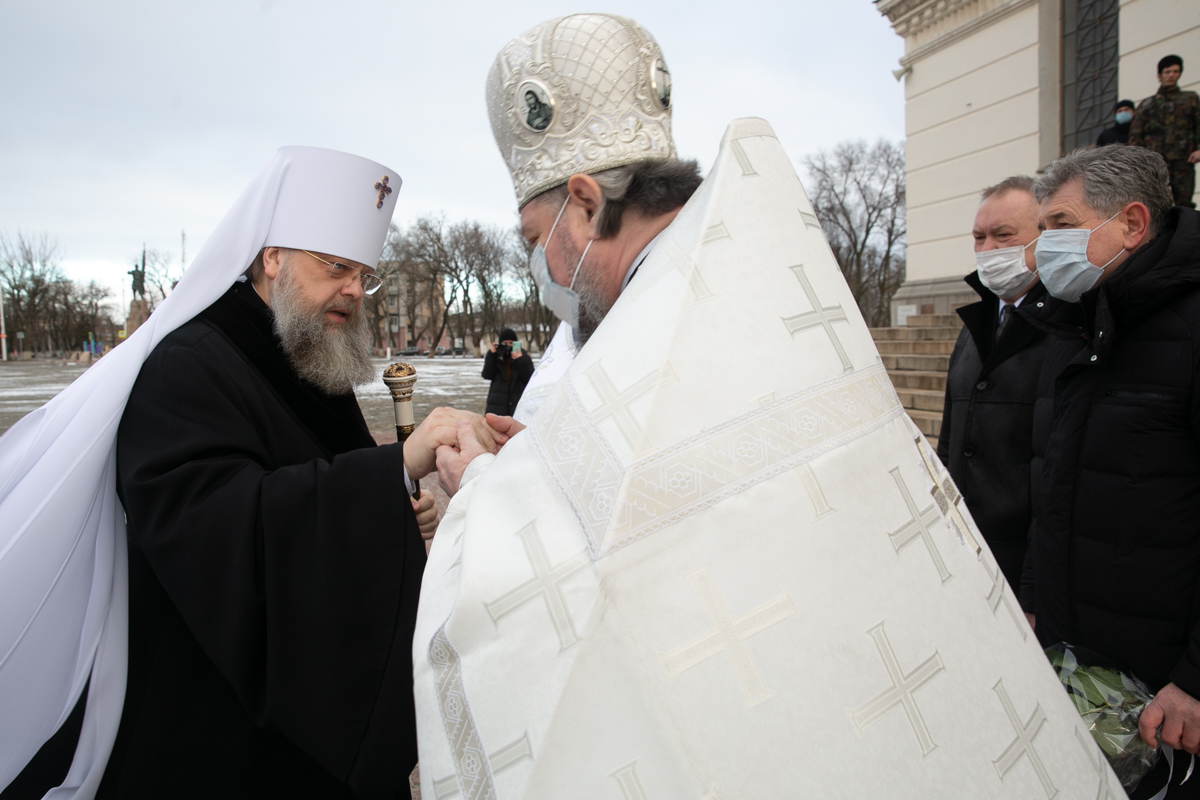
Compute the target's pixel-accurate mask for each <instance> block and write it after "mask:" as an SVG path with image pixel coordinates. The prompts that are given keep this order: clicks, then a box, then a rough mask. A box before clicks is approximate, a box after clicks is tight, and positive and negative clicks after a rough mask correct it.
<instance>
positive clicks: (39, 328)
mask: <svg viewBox="0 0 1200 800" xmlns="http://www.w3.org/2000/svg"><path fill="white" fill-rule="evenodd" d="M58 259H59V250H58V243H57V242H55V241H54V240H52V239H51V238H50V237H49V236H48V235H46V234H41V235H40V236H34V235H26V234H24V233H21V232H18V233H17V238H16V239H15V240H13V239H9V238H7V237H3V236H0V291H3V292H4V310H5V315H6V316H7V318H8V321H7V327H8V329H9V330H10V331H19V332H22V333H24V334H25V341H26V342H27V344H25V348H27V349H30V350H40V349H41V345H42V344H43V343H44V342H46V341H48V339H47V337H48V336H51V335H52V333H51V329H50V325H49V323H50V320H51V317H52V316H53V314H52V311H53V307H54V301H55V295H56V293H57V292H58V291H59V287H60V285H61V284H64V283H66V282H67V280H66V277H65V276H64V275H63V271H62V267H61V266H60V265H59V261H58Z"/></svg>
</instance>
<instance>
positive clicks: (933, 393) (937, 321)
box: [871, 314, 962, 448]
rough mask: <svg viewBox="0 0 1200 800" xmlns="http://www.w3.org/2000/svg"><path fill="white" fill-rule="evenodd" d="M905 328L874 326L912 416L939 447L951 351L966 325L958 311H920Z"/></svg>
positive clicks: (885, 362) (873, 333) (873, 332)
mask: <svg viewBox="0 0 1200 800" xmlns="http://www.w3.org/2000/svg"><path fill="white" fill-rule="evenodd" d="M906 321H907V323H908V324H907V325H906V326H905V327H901V328H871V337H872V338H873V339H874V340H875V346H876V347H877V348H879V357H880V358H881V359H883V366H884V367H885V368H887V373H888V377H889V378H891V379H892V385H893V386H895V387H896V394H898V395H899V396H900V402H901V403H902V404H903V405H904V410H905V411H907V412H908V416H909V417H910V418H911V419H912V421H913V422H915V423H916V425H917V428H918V429H920V431H921V433H923V434H925V438H927V439H928V440H929V444H930V445H932V446H933V447H935V448H936V447H937V440H938V433H939V432H941V429H942V406H943V402H944V400H945V395H946V370H947V369H949V367H950V353H951V352H953V351H954V342H955V340H956V339H958V332H959V330H960V329H961V328H962V320H961V319H959V317H958V315H957V314H917V315H914V316H910V317H908V319H907V320H906Z"/></svg>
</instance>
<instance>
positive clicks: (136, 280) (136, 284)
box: [127, 262, 146, 300]
mask: <svg viewBox="0 0 1200 800" xmlns="http://www.w3.org/2000/svg"><path fill="white" fill-rule="evenodd" d="M127 274H129V275H132V276H133V299H134V300H137V299H139V298H141V299H142V300H145V299H146V267H145V265H143V266H142V267H141V268H139V267H138V265H137V263H136V262H134V265H133V269H131V270H129V272H128V273H127Z"/></svg>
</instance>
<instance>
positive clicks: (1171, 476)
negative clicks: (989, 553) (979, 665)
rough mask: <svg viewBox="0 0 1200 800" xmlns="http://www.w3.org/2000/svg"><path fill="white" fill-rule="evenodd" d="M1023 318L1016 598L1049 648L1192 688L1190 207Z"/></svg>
mask: <svg viewBox="0 0 1200 800" xmlns="http://www.w3.org/2000/svg"><path fill="white" fill-rule="evenodd" d="M1035 312H1041V313H1040V314H1038V313H1035ZM1020 313H1021V314H1023V315H1025V314H1027V315H1028V318H1029V319H1030V320H1031V321H1033V322H1035V323H1037V324H1041V325H1043V326H1044V327H1045V328H1046V329H1048V330H1050V331H1051V333H1052V334H1053V338H1052V340H1051V342H1050V346H1049V349H1048V350H1047V353H1046V361H1045V364H1044V367H1043V371H1042V376H1041V380H1040V381H1039V386H1038V399H1037V406H1036V408H1035V410H1034V444H1033V449H1034V461H1033V464H1032V489H1033V495H1034V500H1033V502H1034V528H1033V534H1032V539H1031V546H1030V555H1029V559H1028V560H1027V562H1026V570H1025V579H1026V583H1025V585H1023V586H1022V598H1021V599H1022V605H1024V606H1025V607H1026V610H1032V611H1034V612H1035V613H1036V614H1037V633H1038V637H1039V638H1040V639H1041V640H1042V642H1043V643H1044V644H1049V643H1052V642H1055V641H1060V640H1066V641H1069V642H1072V643H1075V644H1077V645H1080V646H1083V647H1086V648H1089V649H1091V650H1095V651H1097V652H1099V653H1101V654H1103V655H1105V656H1107V657H1109V658H1111V659H1113V660H1114V661H1116V662H1117V664H1118V665H1120V666H1121V667H1123V668H1124V669H1127V670H1130V671H1132V672H1133V673H1134V674H1135V675H1137V676H1138V677H1140V678H1141V679H1142V680H1144V681H1145V682H1146V683H1147V684H1149V686H1150V688H1151V689H1152V690H1154V691H1157V690H1158V689H1160V688H1161V687H1162V686H1164V685H1165V684H1166V683H1168V682H1173V683H1175V684H1176V685H1177V686H1179V688H1181V689H1183V690H1184V691H1185V692H1187V693H1188V694H1190V695H1192V696H1193V697H1200V215H1197V212H1195V211H1193V210H1191V209H1185V208H1175V209H1173V210H1172V211H1171V214H1170V217H1169V223H1168V225H1167V226H1166V229H1165V230H1164V231H1163V232H1162V233H1161V234H1160V235H1159V236H1157V237H1156V238H1155V239H1153V240H1152V241H1150V242H1148V243H1146V244H1145V245H1143V246H1142V247H1141V248H1139V249H1138V250H1137V252H1135V253H1134V254H1133V256H1131V257H1130V258H1129V260H1128V261H1126V263H1124V264H1122V265H1121V267H1120V268H1119V269H1117V271H1116V272H1114V273H1113V274H1112V275H1110V276H1109V277H1108V278H1107V279H1106V280H1105V281H1104V282H1103V283H1101V284H1100V285H1099V286H1098V287H1096V288H1094V289H1092V290H1090V291H1088V292H1086V293H1085V294H1084V295H1083V298H1082V299H1081V302H1079V303H1053V304H1052V303H1047V304H1046V305H1045V307H1044V308H1042V309H1036V308H1035V309H1029V310H1027V309H1025V308H1024V307H1022V308H1021V309H1020Z"/></svg>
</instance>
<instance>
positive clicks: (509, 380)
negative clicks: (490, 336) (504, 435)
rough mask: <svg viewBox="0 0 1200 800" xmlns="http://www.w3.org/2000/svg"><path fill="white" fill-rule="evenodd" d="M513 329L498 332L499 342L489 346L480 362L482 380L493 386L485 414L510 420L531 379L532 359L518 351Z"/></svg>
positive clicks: (519, 349) (518, 346) (519, 346)
mask: <svg viewBox="0 0 1200 800" xmlns="http://www.w3.org/2000/svg"><path fill="white" fill-rule="evenodd" d="M516 339H517V334H516V333H514V332H513V329H512V328H505V329H504V330H502V331H500V341H498V342H492V346H491V347H489V348H488V352H487V355H485V356H484V359H483V377H484V378H487V379H488V380H490V381H491V382H492V388H491V389H489V390H488V397H487V413H489V414H499V415H500V416H502V417H511V416H512V415H513V412H514V411H516V410H517V403H519V402H520V401H521V393H522V392H524V391H525V385H526V384H527V383H529V379H530V378H531V377H533V359H532V358H530V357H529V354H528V353H526V352H523V351H522V350H521V343H520V342H518V341H516Z"/></svg>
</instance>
